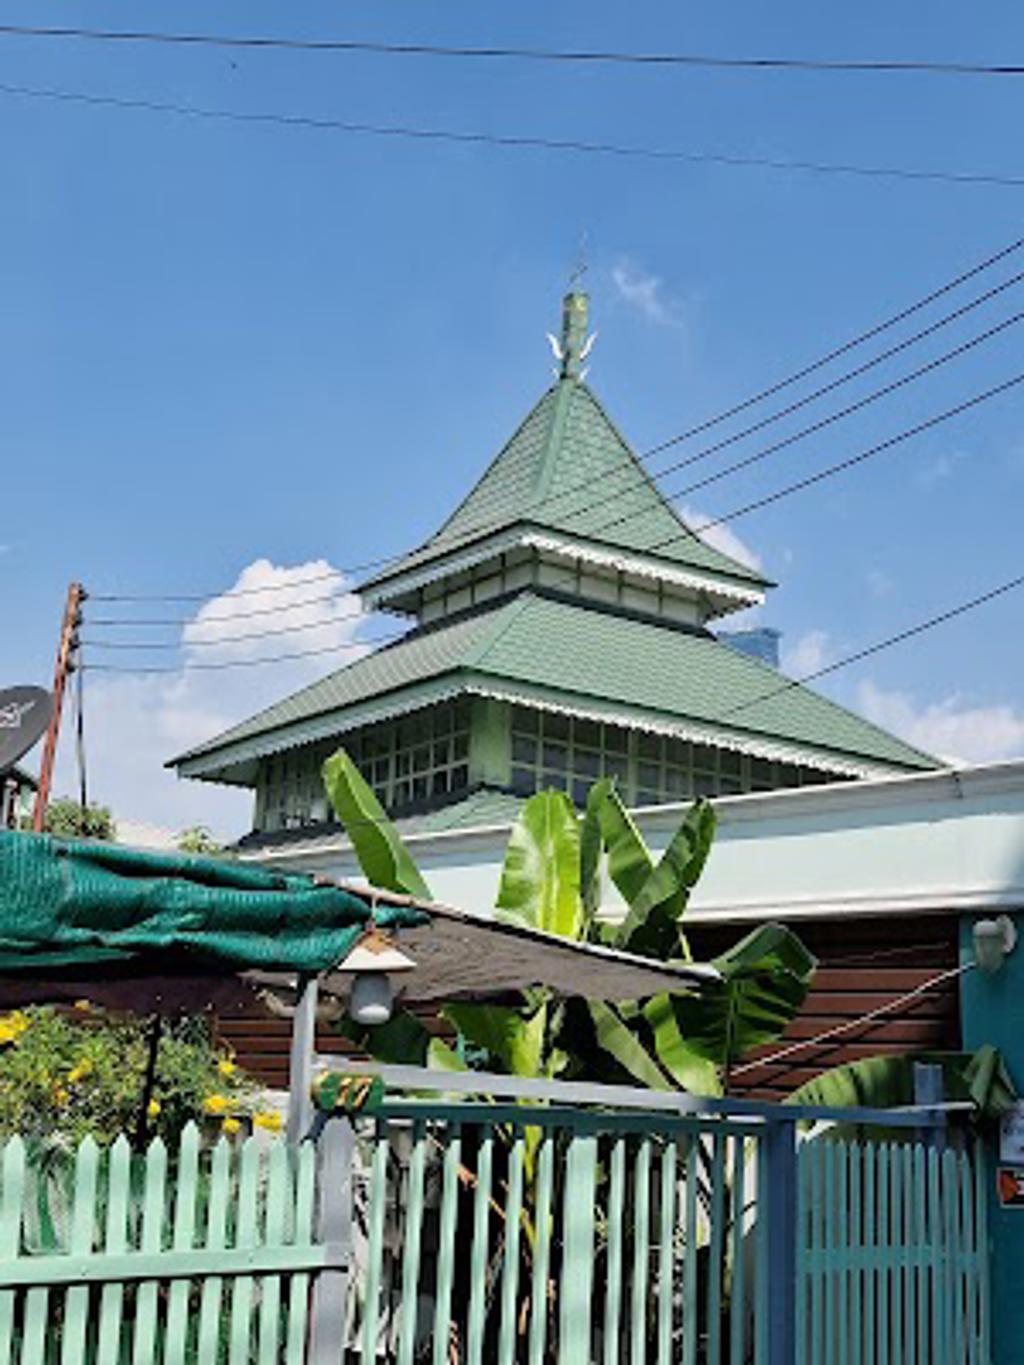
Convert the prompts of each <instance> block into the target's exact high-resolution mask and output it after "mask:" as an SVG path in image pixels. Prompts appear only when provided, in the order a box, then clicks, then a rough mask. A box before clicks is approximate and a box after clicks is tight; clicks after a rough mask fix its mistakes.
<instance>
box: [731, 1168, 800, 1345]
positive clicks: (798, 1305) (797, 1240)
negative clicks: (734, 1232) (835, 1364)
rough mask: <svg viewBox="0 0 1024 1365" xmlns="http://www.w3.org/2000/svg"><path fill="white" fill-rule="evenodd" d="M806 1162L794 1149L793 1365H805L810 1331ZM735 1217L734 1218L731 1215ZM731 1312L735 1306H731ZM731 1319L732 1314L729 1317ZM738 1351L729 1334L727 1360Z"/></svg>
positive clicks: (734, 1270)
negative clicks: (794, 1261) (794, 1309)
mask: <svg viewBox="0 0 1024 1365" xmlns="http://www.w3.org/2000/svg"><path fill="white" fill-rule="evenodd" d="M810 1179H811V1167H810V1162H809V1161H808V1160H807V1148H806V1146H804V1147H802V1148H798V1149H797V1162H796V1224H795V1226H796V1365H808V1337H809V1331H810V1317H809V1314H810V1306H809V1298H808V1293H807V1289H808V1284H809V1281H810V1275H811V1257H810V1254H809V1252H810V1236H811V1232H810V1226H809V1217H810V1198H809V1186H810ZM735 1183H736V1178H735V1175H734V1176H733V1197H734V1198H735ZM734 1216H735V1215H734ZM735 1279H736V1268H735V1264H734V1266H733V1297H735V1288H736V1286H735ZM732 1307H733V1310H735V1303H734V1304H733V1305H732ZM731 1316H732V1317H733V1319H735V1312H733V1313H732V1314H731ZM741 1351H742V1348H740V1349H739V1350H738V1349H737V1346H736V1343H735V1341H734V1340H733V1338H732V1334H731V1333H730V1338H729V1358H730V1360H736V1359H742V1354H741Z"/></svg>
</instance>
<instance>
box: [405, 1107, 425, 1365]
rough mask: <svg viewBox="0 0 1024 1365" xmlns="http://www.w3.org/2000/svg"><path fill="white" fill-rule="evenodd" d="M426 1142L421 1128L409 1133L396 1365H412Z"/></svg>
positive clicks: (418, 1127)
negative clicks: (407, 1180) (409, 1150)
mask: <svg viewBox="0 0 1024 1365" xmlns="http://www.w3.org/2000/svg"><path fill="white" fill-rule="evenodd" d="M426 1159H427V1139H426V1135H425V1133H424V1131H423V1125H422V1124H417V1126H416V1127H415V1129H414V1130H413V1143H412V1153H411V1155H410V1158H409V1184H408V1189H407V1192H406V1198H405V1236H404V1240H403V1246H402V1305H401V1309H400V1311H399V1323H398V1365H412V1362H413V1351H414V1348H415V1345H416V1324H417V1319H418V1316H419V1315H418V1311H417V1310H418V1307H419V1285H420V1244H421V1239H422V1236H423V1182H424V1176H425V1171H426Z"/></svg>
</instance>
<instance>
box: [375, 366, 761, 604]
mask: <svg viewBox="0 0 1024 1365" xmlns="http://www.w3.org/2000/svg"><path fill="white" fill-rule="evenodd" d="M518 525H523V526H531V527H538V528H541V529H542V530H544V529H546V530H550V531H557V532H561V533H563V534H568V535H573V536H576V537H579V538H583V539H585V540H587V541H592V542H596V543H598V544H599V545H601V546H605V547H609V548H611V549H614V550H618V551H623V550H626V551H631V552H632V553H634V554H642V555H643V556H644V557H645V558H648V559H655V560H659V559H660V560H663V561H665V562H666V563H667V564H670V565H673V566H677V567H678V566H684V567H686V568H690V569H696V570H700V571H702V572H704V573H711V574H716V575H723V576H725V577H727V578H729V579H730V580H734V581H735V580H738V581H740V582H741V583H744V584H754V585H757V586H764V585H765V583H766V580H765V579H764V578H763V577H762V576H761V575H760V574H758V573H757V572H755V571H754V570H752V569H750V568H749V567H747V566H746V565H744V564H741V563H740V562H739V561H738V560H735V559H732V558H731V557H730V556H729V555H725V554H722V553H721V552H720V551H718V550H716V549H714V548H713V547H712V546H711V545H708V544H706V543H705V542H704V541H703V540H701V539H700V538H699V537H698V536H696V535H695V534H694V533H693V532H692V531H691V530H690V529H689V528H688V527H687V526H686V524H685V523H684V522H683V520H682V518H681V517H680V516H679V515H678V513H677V512H676V511H675V509H674V508H673V506H672V504H671V503H670V502H669V501H668V500H667V499H666V498H665V497H664V496H663V495H662V493H661V492H660V491H659V489H658V488H657V486H656V485H655V483H654V482H653V481H652V480H651V478H650V477H649V475H648V474H647V472H646V470H645V469H644V468H643V466H642V465H641V463H640V461H639V460H638V459H637V458H636V456H635V455H634V454H633V452H632V451H631V450H630V448H629V446H628V445H627V444H626V442H625V440H624V439H623V437H622V436H621V435H620V434H619V432H618V431H617V430H616V428H615V426H614V425H613V423H612V421H611V419H610V418H609V417H608V415H607V413H606V412H605V411H604V409H603V408H602V406H601V404H600V403H599V402H598V400H597V398H596V397H595V396H594V394H593V393H592V392H591V390H590V389H589V388H588V387H587V385H586V384H584V383H582V382H580V381H578V380H576V379H574V378H562V379H559V380H558V382H557V383H556V384H554V385H553V386H552V387H551V388H550V389H548V391H547V392H546V393H545V394H544V395H543V397H542V398H541V399H540V401H539V402H538V403H537V404H536V406H535V407H534V408H533V409H532V411H531V412H530V413H529V415H528V416H527V417H526V419H525V421H524V422H523V423H522V425H521V426H520V427H519V428H518V430H517V431H516V432H515V434H514V435H513V436H512V438H511V440H510V441H509V442H508V443H507V444H506V445H505V446H504V448H503V449H502V450H501V451H500V452H499V454H498V456H497V457H496V458H495V460H494V461H493V462H492V464H491V465H490V466H489V468H488V469H487V470H486V471H485V473H484V475H483V477H482V478H481V479H480V481H479V482H478V483H477V484H476V486H475V487H474V488H473V489H472V490H471V491H470V493H469V494H468V495H467V496H466V498H465V499H464V500H463V501H462V503H460V505H459V506H458V507H457V508H456V510H455V511H454V512H453V513H452V515H451V516H450V517H449V518H448V520H447V521H446V522H445V523H444V525H443V526H442V527H441V528H440V530H439V531H438V532H437V533H436V535H434V536H433V537H432V538H431V539H430V540H429V541H427V542H426V544H425V545H423V546H421V547H420V548H419V549H418V550H415V551H413V553H412V554H409V555H406V556H405V558H404V559H402V560H400V561H398V563H396V564H394V565H392V566H391V567H389V568H388V569H386V570H385V571H383V572H382V573H380V574H378V575H376V576H375V577H374V578H373V579H371V580H369V581H368V582H367V583H365V584H364V585H363V587H364V588H369V587H371V586H375V585H378V584H382V583H384V582H386V581H388V580H391V579H395V578H397V577H399V576H400V575H402V574H404V573H406V572H408V571H409V570H411V569H417V568H421V567H422V566H424V565H427V564H429V563H430V562H431V561H433V560H435V559H439V558H440V557H441V556H442V555H444V554H447V553H449V552H451V551H453V550H454V549H458V548H460V547H464V546H466V545H467V544H468V543H469V542H470V541H472V540H474V539H475V538H476V537H478V536H481V535H489V534H495V533H497V532H499V531H501V530H504V529H506V528H509V527H512V526H518Z"/></svg>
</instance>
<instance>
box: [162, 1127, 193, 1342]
mask: <svg viewBox="0 0 1024 1365" xmlns="http://www.w3.org/2000/svg"><path fill="white" fill-rule="evenodd" d="M198 1175H199V1130H198V1129H197V1128H196V1126H195V1124H194V1123H190V1124H189V1125H188V1127H187V1128H186V1129H185V1130H184V1132H183V1133H182V1135H181V1145H180V1147H179V1149H178V1170H177V1177H176V1179H177V1187H178V1188H177V1191H176V1193H175V1200H174V1233H173V1242H172V1245H173V1247H174V1249H175V1251H191V1250H192V1243H193V1239H194V1237H195V1223H196V1185H197V1182H198ZM190 1290H191V1286H190V1284H189V1282H188V1281H187V1280H181V1281H178V1282H176V1283H175V1284H172V1285H171V1291H170V1297H169V1300H168V1307H167V1339H166V1341H165V1344H164V1365H184V1362H185V1347H186V1333H187V1331H188V1311H189V1309H188V1303H189V1293H190Z"/></svg>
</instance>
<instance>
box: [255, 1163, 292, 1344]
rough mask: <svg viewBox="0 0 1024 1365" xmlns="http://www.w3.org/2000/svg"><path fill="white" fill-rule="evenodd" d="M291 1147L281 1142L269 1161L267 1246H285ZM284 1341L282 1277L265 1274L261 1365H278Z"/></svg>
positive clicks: (263, 1282)
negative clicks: (282, 1341)
mask: <svg viewBox="0 0 1024 1365" xmlns="http://www.w3.org/2000/svg"><path fill="white" fill-rule="evenodd" d="M290 1186H291V1169H290V1165H289V1159H288V1147H287V1146H286V1144H285V1143H283V1142H277V1143H275V1144H274V1146H273V1147H272V1148H271V1149H270V1155H269V1157H268V1158H267V1193H266V1210H265V1214H264V1219H265V1221H264V1231H263V1244H264V1246H266V1247H280V1246H284V1245H285V1214H286V1209H287V1206H288V1202H289V1199H290V1197H291V1188H290ZM280 1342H281V1277H280V1276H279V1275H265V1276H264V1277H263V1280H262V1281H261V1284H260V1312H259V1343H260V1347H259V1356H258V1357H257V1359H258V1360H259V1365H277V1362H278V1361H279V1360H280V1354H279V1352H280Z"/></svg>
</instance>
